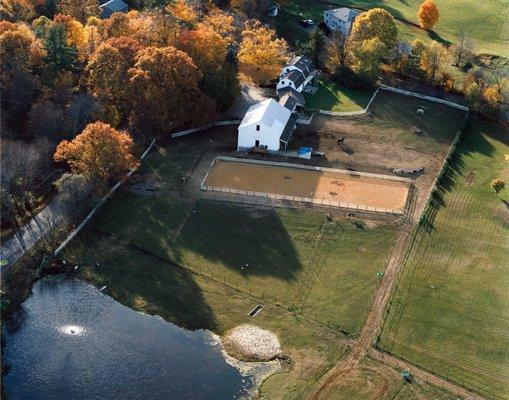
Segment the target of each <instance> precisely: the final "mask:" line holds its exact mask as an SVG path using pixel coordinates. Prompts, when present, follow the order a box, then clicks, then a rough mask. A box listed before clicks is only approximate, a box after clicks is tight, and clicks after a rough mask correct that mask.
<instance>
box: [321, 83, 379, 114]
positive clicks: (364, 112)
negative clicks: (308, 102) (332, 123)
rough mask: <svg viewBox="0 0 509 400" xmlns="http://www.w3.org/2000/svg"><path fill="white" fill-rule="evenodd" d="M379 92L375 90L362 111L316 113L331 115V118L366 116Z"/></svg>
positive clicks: (323, 111)
mask: <svg viewBox="0 0 509 400" xmlns="http://www.w3.org/2000/svg"><path fill="white" fill-rule="evenodd" d="M379 90H380V88H378V89H376V91H375V93H373V96H371V99H369V102H368V105H367V106H366V108H363V109H362V110H358V111H328V110H318V113H319V114H323V115H331V116H334V117H349V116H354V115H363V114H366V113H367V112H368V109H369V107H370V106H371V103H372V102H373V100H374V99H375V97H376V95H377V94H378V91H379Z"/></svg>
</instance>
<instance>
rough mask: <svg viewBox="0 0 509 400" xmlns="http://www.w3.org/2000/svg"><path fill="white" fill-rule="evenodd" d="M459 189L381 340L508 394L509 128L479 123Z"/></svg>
mask: <svg viewBox="0 0 509 400" xmlns="http://www.w3.org/2000/svg"><path fill="white" fill-rule="evenodd" d="M455 169H456V172H455V174H454V176H453V185H452V187H451V188H450V191H448V192H446V193H445V195H444V198H443V203H444V204H443V206H442V207H441V208H440V209H439V210H438V212H437V214H436V216H435V218H434V220H433V221H432V227H431V229H429V228H427V229H424V228H423V229H420V230H418V231H417V233H416V235H415V242H414V244H413V246H412V248H411V250H410V252H409V254H408V259H407V261H406V264H405V266H404V270H403V275H402V276H401V279H400V280H399V282H398V284H397V287H396V290H395V292H394V296H393V298H392V300H391V306H390V308H389V314H388V318H387V320H386V322H385V324H384V326H383V330H382V334H381V337H380V344H381V346H382V347H383V348H384V349H386V350H388V351H390V352H391V353H394V354H395V355H397V356H400V357H402V358H404V359H407V360H409V361H411V362H413V363H416V364H417V365H420V366H422V367H424V368H427V369H429V370H432V371H433V372H435V373H437V374H439V375H441V376H443V377H446V378H447V379H450V380H452V381H455V382H457V383H459V384H461V385H464V386H466V387H469V388H472V389H474V390H475V391H478V392H479V393H481V394H483V395H485V396H486V397H487V398H490V399H506V398H509V386H508V382H509V368H508V365H509V297H508V293H509V240H508V238H509V208H508V204H509V203H508V201H509V189H507V188H506V189H505V190H503V191H502V192H501V193H499V194H498V195H497V194H495V193H494V191H493V190H492V189H491V188H490V182H491V180H492V179H493V178H495V177H502V178H504V179H505V181H506V182H508V181H509V130H508V129H507V128H503V127H502V126H500V125H496V124H493V123H487V122H482V121H479V120H475V119H474V120H473V121H472V122H471V125H470V127H469V129H468V131H467V133H466V135H465V139H464V142H463V143H462V145H461V147H460V149H459V158H458V160H457V162H456V163H455Z"/></svg>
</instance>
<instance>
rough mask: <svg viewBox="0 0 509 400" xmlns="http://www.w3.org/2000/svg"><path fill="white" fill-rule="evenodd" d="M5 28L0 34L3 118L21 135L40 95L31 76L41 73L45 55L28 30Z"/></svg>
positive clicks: (0, 90)
mask: <svg viewBox="0 0 509 400" xmlns="http://www.w3.org/2000/svg"><path fill="white" fill-rule="evenodd" d="M7 24H9V25H7ZM7 24H5V23H3V24H2V26H1V27H2V30H3V31H2V32H1V33H0V102H1V106H2V118H4V120H5V121H6V122H7V123H8V124H9V125H10V126H12V127H13V128H14V129H13V130H15V131H17V132H21V131H22V130H23V127H24V122H25V121H26V118H25V115H26V113H27V112H28V111H29V110H30V107H31V106H32V104H33V102H34V101H35V100H36V98H37V96H38V94H39V90H40V84H39V81H38V78H37V76H36V75H35V74H34V73H35V72H37V71H38V70H40V68H41V65H42V59H43V57H44V55H45V53H44V50H43V49H42V45H41V43H40V41H39V40H38V39H37V38H36V37H35V36H34V34H33V33H32V32H31V31H30V29H28V27H27V26H25V25H19V24H11V23H7Z"/></svg>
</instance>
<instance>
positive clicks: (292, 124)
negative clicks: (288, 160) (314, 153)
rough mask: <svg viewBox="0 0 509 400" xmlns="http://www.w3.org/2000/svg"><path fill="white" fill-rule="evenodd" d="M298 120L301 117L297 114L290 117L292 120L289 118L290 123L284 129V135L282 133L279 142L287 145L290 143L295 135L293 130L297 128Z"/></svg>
mask: <svg viewBox="0 0 509 400" xmlns="http://www.w3.org/2000/svg"><path fill="white" fill-rule="evenodd" d="M298 118H299V116H298V115H297V114H292V115H290V118H288V122H287V123H286V125H285V129H283V133H281V136H280V137H279V140H281V141H282V142H285V143H288V142H289V141H290V138H291V137H292V133H293V128H294V127H295V123H296V122H297V119H298Z"/></svg>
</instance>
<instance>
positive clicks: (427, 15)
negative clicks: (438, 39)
mask: <svg viewBox="0 0 509 400" xmlns="http://www.w3.org/2000/svg"><path fill="white" fill-rule="evenodd" d="M417 17H418V18H419V25H420V26H421V28H423V29H426V30H430V29H431V28H433V26H435V24H436V23H437V22H438V18H439V17H440V14H439V12H438V7H437V5H436V3H435V2H434V0H424V1H423V2H422V4H421V7H420V8H419V11H418V12H417Z"/></svg>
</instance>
